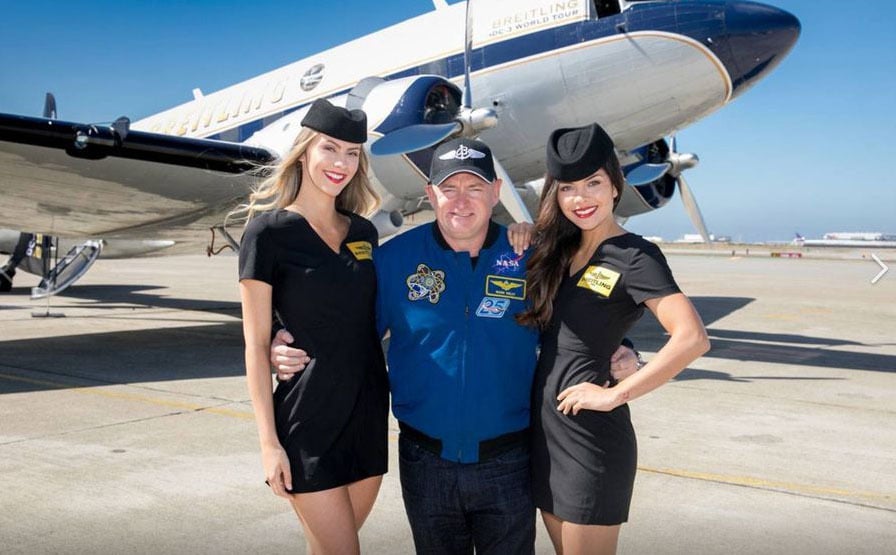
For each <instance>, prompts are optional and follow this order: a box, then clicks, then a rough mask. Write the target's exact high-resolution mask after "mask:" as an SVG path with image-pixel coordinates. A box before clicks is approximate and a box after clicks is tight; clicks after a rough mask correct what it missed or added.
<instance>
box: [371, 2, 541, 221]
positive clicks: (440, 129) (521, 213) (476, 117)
mask: <svg viewBox="0 0 896 555" xmlns="http://www.w3.org/2000/svg"><path fill="white" fill-rule="evenodd" d="M471 4H472V0H467V5H466V22H465V24H464V88H463V92H462V97H461V106H460V108H459V109H458V111H457V114H455V116H454V121H452V122H449V123H420V124H415V125H408V126H405V127H401V128H398V129H396V130H394V131H391V132H389V133H387V134H385V135H383V136H382V137H380V138H379V139H377V140H376V141H374V142H373V143H372V144H371V145H370V152H371V153H372V154H374V155H377V156H389V155H393V154H407V153H409V152H415V151H418V150H423V149H424V148H428V147H431V146H433V145H435V144H438V143H440V142H442V141H444V140H446V139H449V138H451V137H455V136H458V135H462V136H465V137H474V138H475V137H477V136H478V135H479V134H480V133H481V132H482V131H484V130H486V129H490V128H492V127H494V126H495V125H497V124H498V114H497V113H495V111H494V110H492V109H490V108H475V109H474V108H473V90H472V87H471V85H470V66H471V65H472V61H471V57H472V51H473V11H472V10H471V8H470V5H471ZM494 162H495V171H496V172H497V174H498V177H499V178H500V179H501V181H502V182H503V183H502V185H501V189H500V192H499V198H500V201H501V204H502V205H504V208H506V209H507V212H508V213H509V214H510V216H511V217H512V218H513V219H514V220H515V221H518V222H520V221H524V222H530V223H531V222H532V216H531V215H530V214H529V209H528V208H527V207H526V204H525V203H524V202H523V199H522V198H521V197H520V195H519V192H517V190H516V187H515V186H514V184H513V180H511V178H510V176H509V175H508V174H507V171H506V170H505V169H504V167H503V166H502V165H501V163H500V162H499V161H498V160H497V159H495V161H494Z"/></svg>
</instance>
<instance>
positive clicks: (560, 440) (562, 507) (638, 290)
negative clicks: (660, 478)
mask: <svg viewBox="0 0 896 555" xmlns="http://www.w3.org/2000/svg"><path fill="white" fill-rule="evenodd" d="M678 292H679V289H678V286H677V285H676V283H675V280H674V278H673V277H672V273H671V271H670V270H669V266H668V264H667V263H666V259H665V258H664V257H663V254H662V252H660V249H659V248H658V247H657V246H656V245H654V244H653V243H651V242H649V241H647V240H645V239H643V238H642V237H640V236H638V235H635V234H633V233H626V234H623V235H619V236H617V237H611V238H609V239H607V240H606V241H604V242H603V243H601V245H600V246H598V248H597V250H596V251H595V253H594V255H593V256H592V258H591V260H589V262H588V264H586V265H585V267H584V268H582V269H581V270H580V271H578V272H576V273H575V274H574V275H572V276H569V275H568V274H567V276H566V277H565V278H564V279H563V281H562V283H561V285H560V288H559V290H558V292H557V297H556V299H555V300H554V313H553V318H552V320H551V322H550V325H549V327H548V328H547V329H545V331H544V332H543V333H542V343H541V353H540V355H539V359H538V367H537V369H536V373H535V381H534V385H533V390H532V463H531V464H532V491H533V497H534V500H535V504H536V506H537V507H538V508H540V509H542V510H544V511H546V512H548V513H551V514H553V515H555V516H557V517H559V518H560V519H562V520H565V521H568V522H574V523H577V524H601V525H606V526H609V525H615V524H621V523H623V522H625V521H626V520H628V510H629V505H630V502H631V496H632V487H633V485H634V480H635V468H636V465H637V444H636V441H635V432H634V429H633V428H632V424H631V419H630V413H629V408H628V405H622V406H620V407H617V408H616V409H614V410H612V411H610V412H599V411H591V410H582V411H579V414H578V415H572V414H569V415H564V414H563V413H562V412H560V411H558V410H557V405H558V404H559V403H558V401H557V395H559V394H560V392H561V391H563V390H564V389H566V388H567V387H570V386H573V385H576V384H579V383H583V382H592V383H595V384H604V383H606V382H607V381H612V378H611V375H610V357H611V356H612V355H613V353H614V352H615V351H616V349H617V348H618V346H619V344H620V342H621V341H622V339H623V337H625V335H626V333H627V332H628V331H629V329H630V328H631V327H632V326H633V325H634V324H635V322H636V321H637V320H638V318H640V317H641V315H642V314H643V312H644V306H643V303H644V301H645V300H647V299H651V298H656V297H663V296H666V295H670V294H673V293H678Z"/></svg>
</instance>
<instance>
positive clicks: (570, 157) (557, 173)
mask: <svg viewBox="0 0 896 555" xmlns="http://www.w3.org/2000/svg"><path fill="white" fill-rule="evenodd" d="M612 152H613V139H611V138H610V136H609V135H607V132H606V131H604V129H603V127H601V126H600V125H598V124H596V123H592V124H591V125H586V126H584V127H570V128H565V129H557V130H556V131H554V132H553V133H551V136H550V138H549V139H548V150H547V170H548V174H550V175H552V176H554V177H555V178H557V179H559V180H560V181H566V182H569V181H578V180H580V179H585V178H586V177H588V176H589V175H591V174H593V173H594V172H596V171H597V170H599V169H601V168H602V167H604V164H606V163H607V160H608V159H609V158H610V154H612Z"/></svg>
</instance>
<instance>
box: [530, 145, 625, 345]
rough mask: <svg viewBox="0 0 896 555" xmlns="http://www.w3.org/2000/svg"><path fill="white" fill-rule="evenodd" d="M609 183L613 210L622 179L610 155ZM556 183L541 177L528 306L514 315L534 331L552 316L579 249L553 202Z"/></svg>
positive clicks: (577, 233)
mask: <svg viewBox="0 0 896 555" xmlns="http://www.w3.org/2000/svg"><path fill="white" fill-rule="evenodd" d="M603 168H604V170H605V171H606V172H607V175H608V176H609V177H610V183H611V184H612V185H613V188H614V189H616V198H615V199H613V210H614V211H615V210H616V206H617V205H618V204H619V200H620V199H621V198H622V192H623V189H624V187H625V176H623V175H622V168H621V167H620V166H619V159H618V158H617V157H616V153H615V152H614V153H611V154H610V157H609V158H608V159H607V163H606V164H604V167H603ZM560 183H561V182H560V181H558V180H557V179H556V178H555V177H554V176H552V175H545V176H544V189H542V191H541V205H540V207H539V210H538V218H537V219H536V220H535V237H536V239H535V247H534V250H533V252H532V256H531V257H529V262H528V263H527V265H526V283H527V291H528V295H529V299H530V301H531V304H530V306H529V308H528V309H526V310H525V311H523V312H521V313H520V314H518V315H517V316H516V320H517V322H519V323H520V324H523V325H526V326H533V327H536V328H538V329H541V330H543V329H545V328H547V327H548V325H549V324H550V322H551V317H552V316H553V314H554V298H555V297H556V296H557V290H558V289H560V282H562V281H563V275H564V273H566V272H567V271H568V269H569V263H570V261H571V260H572V257H573V255H574V254H575V253H576V250H577V249H578V248H579V243H580V242H581V240H582V231H581V230H580V229H579V228H578V227H576V225H575V224H573V223H572V222H571V221H569V220H568V219H567V218H566V216H564V215H563V212H561V211H560V205H559V204H558V203H557V189H558V188H559V185H560Z"/></svg>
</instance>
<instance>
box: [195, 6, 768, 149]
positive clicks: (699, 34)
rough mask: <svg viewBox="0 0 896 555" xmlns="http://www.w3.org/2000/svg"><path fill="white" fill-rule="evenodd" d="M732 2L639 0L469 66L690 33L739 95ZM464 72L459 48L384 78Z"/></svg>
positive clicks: (498, 46) (227, 135) (493, 50)
mask: <svg viewBox="0 0 896 555" xmlns="http://www.w3.org/2000/svg"><path fill="white" fill-rule="evenodd" d="M728 4H731V3H730V2H709V1H704V2H656V3H645V4H636V5H633V6H631V7H630V8H629V9H627V10H625V11H624V12H623V13H622V14H618V15H613V16H609V17H603V18H600V19H591V20H586V21H578V22H576V23H571V24H568V25H563V26H560V27H552V28H549V29H545V30H542V31H536V32H534V33H529V34H526V35H523V36H518V37H513V38H510V39H507V40H505V41H501V42H497V43H493V44H489V45H486V46H483V47H481V48H476V49H474V50H473V51H472V52H471V56H470V58H471V63H470V70H471V72H475V71H479V70H483V69H487V68H490V67H494V66H498V65H501V64H505V63H508V62H511V61H514V60H519V59H525V58H528V57H531V56H536V55H539V54H543V53H545V52H549V51H551V50H557V49H560V48H564V47H567V46H572V45H574V44H579V43H583V42H591V41H594V40H597V39H601V38H606V37H610V36H613V35H618V34H622V33H623V30H624V32H637V31H663V32H668V33H676V34H681V35H686V36H688V37H690V38H692V39H694V40H696V41H699V42H700V43H702V44H705V45H707V47H708V48H709V49H710V50H712V51H713V53H714V54H715V55H716V56H717V57H718V58H719V59H720V60H721V61H722V63H723V64H724V65H725V68H726V70H727V71H728V72H729V74H731V79H732V82H733V83H734V84H735V91H732V97H733V96H735V95H736V89H737V88H738V86H740V85H742V84H743V83H744V82H745V79H744V75H743V74H741V75H735V74H734V70H733V69H732V68H737V69H739V70H740V71H744V70H743V68H738V64H737V63H735V59H734V54H733V53H732V52H731V49H730V48H729V46H728V43H727V41H726V40H725V39H726V35H725V33H726V31H725V18H724V16H725V9H726V6H727V5H728ZM623 24H624V26H623ZM707 39H711V40H707ZM752 69H753V68H750V70H748V71H747V72H746V73H749V71H751V70H752ZM437 70H438V71H437ZM463 73H464V55H463V53H462V52H461V53H458V54H453V55H451V56H447V57H445V58H442V59H440V60H434V61H430V62H427V63H425V64H422V65H419V66H416V67H412V68H408V69H406V70H403V71H399V72H396V73H393V74H390V75H388V76H386V77H385V78H386V79H399V78H402V77H410V76H414V75H423V74H441V75H442V76H444V77H446V78H447V79H451V78H454V77H458V76H461V75H463ZM760 73H761V72H754V73H753V74H752V75H750V78H751V79H753V78H755V77H758V76H759V74H760ZM349 90H350V89H349V88H347V89H344V90H340V91H337V92H334V93H333V94H332V95H330V96H337V95H340V94H344V93H347V92H348V91H349ZM308 104H309V103H305V104H301V105H297V106H295V107H292V108H289V109H286V110H284V111H282V112H280V113H275V114H269V115H267V116H265V117H264V118H263V119H261V118H260V119H257V120H253V121H251V122H248V123H244V124H242V125H240V126H239V127H237V128H234V129H230V130H227V131H223V132H220V133H216V134H214V135H210V136H208V137H206V138H208V139H220V140H229V141H245V140H246V139H248V138H249V137H250V136H251V135H252V134H253V133H255V132H256V131H258V130H259V129H261V128H262V127H264V122H268V123H269V122H272V121H274V120H277V119H279V118H281V117H283V116H285V115H287V114H289V113H291V112H293V111H295V110H298V109H300V108H302V107H304V106H307V105H308Z"/></svg>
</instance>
